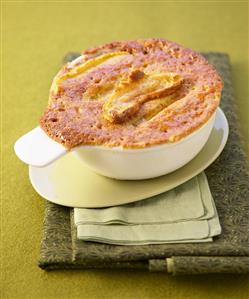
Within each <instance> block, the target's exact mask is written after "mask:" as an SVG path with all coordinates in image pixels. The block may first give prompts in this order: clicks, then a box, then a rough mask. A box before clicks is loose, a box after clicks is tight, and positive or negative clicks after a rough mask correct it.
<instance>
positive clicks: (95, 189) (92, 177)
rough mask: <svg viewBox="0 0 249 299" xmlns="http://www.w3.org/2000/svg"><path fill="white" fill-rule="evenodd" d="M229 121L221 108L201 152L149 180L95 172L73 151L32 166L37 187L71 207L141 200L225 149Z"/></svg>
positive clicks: (173, 183) (183, 177) (184, 178)
mask: <svg viewBox="0 0 249 299" xmlns="http://www.w3.org/2000/svg"><path fill="white" fill-rule="evenodd" d="M228 132H229V128H228V122H227V119H226V117H225V115H224V113H223V112H222V110H221V109H220V108H219V109H218V110H217V113H216V118H215V123H214V127H213V129H212V132H211V135H210V137H209V139H208V141H207V143H206V144H205V146H204V148H203V149H202V150H201V152H200V153H199V154H198V155H197V156H196V157H195V158H194V159H193V160H192V161H190V162H189V163H188V164H187V165H185V166H183V167H182V168H180V169H178V170H176V171H174V172H172V173H170V174H167V175H164V176H161V177H158V178H154V179H149V180H140V181H120V180H114V179H110V178H107V177H103V176H101V175H98V174H96V173H94V172H92V171H91V170H90V169H88V168H87V167H85V166H84V164H83V163H82V162H81V161H80V160H79V159H78V158H77V156H76V155H74V154H73V153H69V154H67V155H65V156H64V157H62V158H60V159H59V160H57V161H56V162H54V163H53V164H51V165H49V166H46V167H43V168H36V167H33V166H29V177H30V181H31V183H32V185H33V187H34V189H35V190H36V191H37V193H39V194H40V195H41V196H42V197H44V198H45V199H47V200H49V201H51V202H54V203H56V204H60V205H64V206H69V207H82V208H97V207H108V206H113V205H121V204H125V203H129V202H134V201H138V200H141V199H144V198H148V197H150V196H153V195H156V194H159V193H162V192H165V191H168V190H170V189H172V188H175V187H176V186H178V185H180V184H182V183H184V182H186V181H187V180H189V179H191V178H192V177H194V176H195V175H197V174H198V173H200V172H201V171H203V170H204V169H206V168H207V167H208V166H209V165H210V164H211V163H212V162H213V161H214V160H215V159H216V158H217V157H218V156H219V155H220V153H221V152H222V150H223V148H224V146H225V144H226V141H227V138H228Z"/></svg>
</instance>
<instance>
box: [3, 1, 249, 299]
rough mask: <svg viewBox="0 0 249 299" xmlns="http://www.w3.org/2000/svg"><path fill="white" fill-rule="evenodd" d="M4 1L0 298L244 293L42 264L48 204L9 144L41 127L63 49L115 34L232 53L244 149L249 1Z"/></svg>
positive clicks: (232, 284) (191, 279)
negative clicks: (50, 268)
mask: <svg viewBox="0 0 249 299" xmlns="http://www.w3.org/2000/svg"><path fill="white" fill-rule="evenodd" d="M1 7H2V18H1V19H2V34H3V38H2V50H3V56H2V70H3V71H2V73H1V74H2V80H1V82H2V87H3V88H2V110H1V117H2V125H1V133H2V134H1V135H2V139H1V141H2V173H1V174H2V180H1V182H2V190H3V196H2V199H3V200H2V205H1V212H2V217H1V228H2V231H1V286H0V288H1V292H2V294H1V295H2V297H1V298H4V299H7V298H11V299H12V298H13V299H14V298H18V299H19V298H20V299H21V298H22V299H26V298H32V299H40V298H44V299H45V298H51V299H56V298H62V299H64V298H89V299H92V298H97V299H104V298H108V299H109V298H110V299H111V298H123V299H126V298H144V299H147V298H153V299H154V298H155V299H157V298H177V299H178V298H186V299H187V298H191V299H195V298H226V299H229V298H237V297H238V298H240V299H243V298H248V293H249V276H248V275H247V276H235V275H226V276H225V275H215V276H212V275H206V276H200V277H198V276H188V277H172V276H169V275H167V274H162V273H148V272H137V271H136V272H135V271H133V272H130V271H118V270H115V271H114V270H85V271H57V272H48V273H47V272H44V271H42V270H40V269H39V268H38V267H37V259H38V255H39V246H40V239H41V230H42V220H43V212H44V201H43V200H42V199H41V198H40V197H39V196H38V195H37V194H36V193H35V192H34V190H33V189H32V187H31V185H30V183H29V180H28V169H27V166H26V165H24V164H23V163H21V162H20V161H19V160H18V159H17V158H16V156H15V155H14V153H13V143H14V142H15V140H16V139H17V138H18V137H19V136H21V135H22V134H23V133H25V132H26V131H28V130H30V129H32V128H33V127H35V126H36V125H37V122H38V119H39V117H40V116H41V114H42V112H43V110H44V108H45V107H46V102H47V96H48V89H49V87H50V84H51V80H52V78H53V76H54V75H55V73H56V72H57V70H58V69H59V67H60V65H61V59H62V57H63V56H64V54H65V53H66V52H68V51H72V50H73V51H80V50H82V49H84V48H88V47H91V46H94V45H97V44H100V43H105V42H110V41H112V40H120V39H133V38H145V37H163V38H167V39H169V40H174V41H176V42H179V43H181V44H183V45H185V46H188V47H191V48H193V49H196V50H198V51H221V52H227V53H228V54H229V55H230V57H231V62H232V67H233V80H234V87H235V95H236V102H237V104H238V108H239V109H238V114H239V118H240V121H241V131H242V134H243V137H244V140H245V141H246V143H245V148H246V151H247V153H248V154H249V146H248V142H249V134H248V133H249V132H248V127H249V121H248V118H249V117H248V116H249V111H248V110H249V105H248V52H249V51H248V2H247V1H244V2H242V1H234V2H231V1H220V2H218V1H216V2H212V1H202V2H199V1H192V2H187V1H181V2H180V1H179V2H178V1H175V2H173V1H172V2H169V1H160V2H159V1H158V2H157V1H154V2H152V1H151V2H148V1H133V2H131V1H123V2H121V1H115V2H114V1H109V2H103V1H98V2H93V1H89V2H84V1H70V2H69V1H36V2H34V1H19V2H18V1H2V3H1Z"/></svg>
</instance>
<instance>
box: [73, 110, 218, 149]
mask: <svg viewBox="0 0 249 299" xmlns="http://www.w3.org/2000/svg"><path fill="white" fill-rule="evenodd" d="M218 110H219V112H221V113H222V114H223V115H224V112H223V111H222V109H221V108H220V107H219V106H218V107H217V109H216V110H215V111H214V112H213V114H212V115H211V116H210V118H209V119H208V120H207V121H206V122H205V123H204V124H203V125H202V126H200V127H199V128H198V129H197V130H195V131H194V132H192V133H191V134H189V135H187V136H186V137H184V138H182V139H180V140H179V141H176V142H172V143H163V144H157V145H152V146H148V147H145V148H134V149H133V148H123V147H107V146H104V145H79V146H77V147H75V148H72V151H77V149H80V148H84V149H93V148H96V149H101V150H106V151H113V152H130V153H137V152H146V151H154V150H161V149H162V148H163V147H174V146H177V145H179V144H181V143H184V142H186V141H187V140H188V139H190V138H191V137H193V136H194V135H196V134H198V133H199V132H200V130H201V129H203V128H204V127H205V126H206V125H207V124H208V123H209V122H210V121H211V120H212V119H213V118H214V117H215V115H216V113H217V111H218Z"/></svg>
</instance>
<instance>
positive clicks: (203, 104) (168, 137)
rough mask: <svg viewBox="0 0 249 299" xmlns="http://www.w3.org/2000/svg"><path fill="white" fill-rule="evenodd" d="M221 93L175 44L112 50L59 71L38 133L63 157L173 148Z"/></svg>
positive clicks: (130, 44)
mask: <svg viewBox="0 0 249 299" xmlns="http://www.w3.org/2000/svg"><path fill="white" fill-rule="evenodd" d="M222 86H223V84H222V80H221V78H220V76H219V75H218V73H217V72H216V70H215V69H214V68H213V67H212V66H211V65H210V64H209V63H208V62H207V60H206V59H205V58H204V57H202V56H201V55H200V54H198V53H196V52H194V51H193V50H191V49H188V48H184V47H182V46H180V45H178V44H176V43H174V42H170V41H167V40H164V39H143V40H134V41H121V42H113V43H109V44H106V45H102V46H99V47H95V48H92V49H89V50H87V51H85V52H83V53H82V56H80V57H79V58H77V59H76V60H74V61H73V62H71V63H68V64H66V65H65V66H64V67H63V68H62V69H61V70H60V71H59V73H58V74H57V75H56V76H55V78H54V80H53V83H52V86H51V89H50V94H49V103H48V107H47V109H46V111H45V113H44V114H43V116H42V118H41V120H40V125H41V128H42V129H43V130H44V131H45V132H46V133H47V135H48V136H50V137H51V138H52V139H54V140H55V141H57V142H59V143H61V144H63V145H64V146H65V147H66V148H67V149H71V148H73V147H76V146H78V145H103V146H106V147H122V148H130V149H136V148H146V147H150V146H153V145H159V144H165V143H174V142H176V141H179V140H181V139H182V138H184V137H186V136H188V135H189V134H191V133H192V132H194V131H195V130H197V129H198V128H200V127H201V126H202V125H204V124H205V123H206V122H207V121H208V120H209V119H210V118H211V116H212V115H213V113H214V112H215V110H216V108H217V107H218V105H219V102H220V97H221V90H222Z"/></svg>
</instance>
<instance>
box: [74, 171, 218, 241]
mask: <svg viewBox="0 0 249 299" xmlns="http://www.w3.org/2000/svg"><path fill="white" fill-rule="evenodd" d="M74 223H75V226H76V228H77V238H78V239H80V240H84V241H95V242H100V243H108V244H116V245H145V244H163V243H184V242H185V243H186V242H188V243H195V242H211V241H212V240H213V238H212V237H213V236H216V235H219V234H220V233H221V227H220V223H219V218H218V214H217V211H216V207H215V203H214V200H213V197H212V195H211V192H210V189H209V186H208V181H207V178H206V175H205V174H204V172H203V173H201V174H199V175H198V176H196V177H194V178H192V179H191V180H189V181H188V182H186V183H184V184H182V185H180V186H178V187H177V188H175V189H173V190H170V191H167V192H165V193H162V194H159V195H157V196H153V197H151V198H148V199H145V200H141V201H138V202H134V203H130V204H126V205H122V206H115V207H109V208H97V209H83V208H75V209H74Z"/></svg>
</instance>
